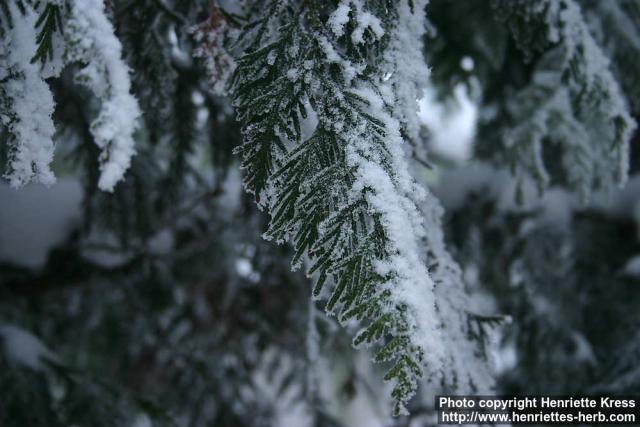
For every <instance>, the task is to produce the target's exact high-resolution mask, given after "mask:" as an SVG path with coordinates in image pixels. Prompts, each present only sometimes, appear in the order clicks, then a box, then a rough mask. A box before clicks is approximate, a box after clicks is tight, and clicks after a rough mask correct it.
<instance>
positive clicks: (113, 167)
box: [65, 0, 141, 191]
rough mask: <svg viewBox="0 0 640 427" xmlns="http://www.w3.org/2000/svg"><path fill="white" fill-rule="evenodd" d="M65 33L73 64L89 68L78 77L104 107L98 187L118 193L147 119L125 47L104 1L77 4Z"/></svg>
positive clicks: (97, 130)
mask: <svg viewBox="0 0 640 427" xmlns="http://www.w3.org/2000/svg"><path fill="white" fill-rule="evenodd" d="M65 35H66V37H67V38H68V40H69V44H70V49H69V51H68V59H69V61H78V62H82V63H85V64H87V65H86V66H85V67H84V68H83V69H82V70H80V71H79V73H78V75H77V76H76V78H77V79H78V80H79V81H80V82H82V83H83V84H85V85H86V86H87V87H89V88H90V89H91V90H92V91H93V92H94V94H95V95H96V96H97V97H98V99H99V100H100V101H101V103H102V105H101V109H100V113H99V115H98V117H97V118H96V119H95V120H94V121H93V123H91V133H92V135H93V137H94V138H95V143H96V144H97V145H98V146H99V147H100V148H101V149H102V153H101V155H100V171H101V174H100V179H99V181H98V187H99V188H100V189H102V190H105V191H113V189H114V187H115V185H116V183H117V182H118V181H120V180H121V179H123V177H124V174H125V172H126V171H127V169H128V168H129V166H130V164H131V157H132V156H133V155H134V154H135V148H134V144H135V143H134V132H135V131H136V129H137V128H138V126H139V123H138V120H139V118H140V115H141V112H140V108H139V106H138V102H137V100H136V99H135V98H134V97H133V95H131V92H130V91H131V80H130V78H129V68H128V67H127V65H126V64H125V63H124V61H123V60H122V46H121V44H120V41H119V40H118V38H117V37H116V36H115V34H114V30H113V26H112V25H111V22H110V21H109V18H108V17H107V15H106V13H105V6H104V2H103V1H102V0H83V1H75V2H72V6H71V12H70V18H69V21H68V22H67V24H66V26H65Z"/></svg>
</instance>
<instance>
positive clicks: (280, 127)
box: [231, 1, 443, 413]
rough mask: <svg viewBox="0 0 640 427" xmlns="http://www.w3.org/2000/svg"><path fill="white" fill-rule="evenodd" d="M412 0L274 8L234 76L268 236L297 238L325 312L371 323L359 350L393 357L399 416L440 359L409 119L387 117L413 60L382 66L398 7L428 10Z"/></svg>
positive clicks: (250, 182) (252, 33)
mask: <svg viewBox="0 0 640 427" xmlns="http://www.w3.org/2000/svg"><path fill="white" fill-rule="evenodd" d="M413 6H414V7H415V10H413V11H409V7H408V6H407V5H405V4H404V2H400V3H399V4H398V5H392V4H390V3H389V4H387V2H371V3H367V4H365V2H361V1H343V2H341V3H340V4H339V5H338V6H337V8H336V9H335V10H333V11H331V10H320V8H319V7H317V6H315V7H313V6H310V5H307V4H302V5H297V6H296V5H293V4H291V5H288V4H286V3H282V2H272V3H271V7H270V11H271V13H269V14H267V15H266V16H267V17H266V18H262V19H261V20H260V21H258V22H255V23H252V24H251V25H249V26H248V27H249V28H248V29H247V30H246V33H245V34H243V36H244V37H245V43H247V44H248V48H247V50H246V51H245V53H244V54H243V55H242V56H241V57H240V58H239V59H238V67H237V69H236V71H235V73H234V76H233V77H232V80H231V88H232V97H233V98H234V105H235V107H236V110H237V112H238V118H239V120H240V121H241V122H242V123H243V124H244V129H243V134H244V138H245V142H244V144H243V146H242V148H241V149H239V153H240V154H241V155H242V158H243V167H244V169H245V170H246V174H247V177H246V181H245V184H246V187H247V189H248V191H250V192H252V193H254V194H255V195H256V199H257V200H258V201H259V204H260V205H261V206H262V207H264V208H266V209H267V210H268V211H269V212H270V214H271V222H270V225H269V229H268V231H267V233H266V234H265V236H266V237H267V238H269V239H273V240H275V241H277V242H284V241H292V242H293V243H294V248H295V255H294V259H293V266H294V268H296V267H299V266H300V264H301V262H302V261H303V260H304V259H305V257H308V259H309V261H308V262H309V269H308V274H310V275H313V276H314V277H315V285H314V290H313V294H314V296H315V297H323V296H326V297H327V299H328V301H327V303H326V310H327V311H328V312H330V313H333V312H335V313H336V314H337V315H338V318H339V320H340V321H341V322H342V323H346V322H348V321H349V320H351V319H356V320H358V321H360V322H362V323H361V325H362V329H361V330H360V331H359V332H358V334H357V335H356V337H355V338H354V344H355V345H356V346H358V345H367V346H368V345H372V344H374V343H377V342H379V341H381V343H382V346H381V348H380V349H379V350H378V351H377V353H376V356H375V358H376V360H377V361H379V362H390V366H391V367H390V369H389V371H388V373H387V375H386V377H385V378H386V379H388V380H393V381H394V384H395V386H394V390H393V392H392V395H393V397H394V400H395V409H394V412H395V413H402V412H404V411H405V410H404V405H405V403H406V402H407V400H408V399H409V398H410V397H411V396H412V395H413V394H414V393H415V390H416V387H417V378H418V377H420V376H421V375H422V369H423V366H424V365H425V364H426V366H427V367H428V369H429V373H430V375H429V376H432V375H437V374H439V373H440V370H441V369H442V363H443V353H442V352H443V346H442V338H441V336H440V331H439V327H438V321H437V319H438V314H437V311H436V301H435V295H434V292H433V288H434V284H433V281H432V279H431V278H430V275H429V272H428V270H427V268H426V266H425V263H424V257H423V255H422V250H421V246H420V241H419V239H420V238H421V237H423V236H425V235H426V230H425V227H424V223H423V219H422V218H421V216H420V213H419V209H418V203H421V202H422V201H423V200H424V198H425V197H426V194H425V190H424V189H422V188H420V187H419V186H418V185H417V184H416V183H415V181H414V180H413V178H412V177H411V176H410V175H409V170H408V164H407V161H406V160H405V158H404V153H403V148H402V145H403V138H402V136H401V125H400V121H399V120H398V119H396V118H394V116H393V115H392V114H391V113H390V111H389V110H390V105H393V104H394V102H395V101H396V100H395V97H394V96H398V95H399V94H398V93H395V95H394V91H393V87H394V85H393V81H390V79H389V78H388V76H387V75H386V73H387V72H393V71H394V70H395V69H396V68H399V67H401V66H403V65H404V64H397V63H387V61H385V60H387V58H389V59H390V60H392V61H393V60H394V59H396V58H397V56H395V57H394V54H393V51H391V49H398V47H397V43H400V42H399V41H397V40H396V38H397V37H398V34H402V32H403V31H410V30H411V28H405V29H401V28H400V27H399V26H398V22H399V21H398V17H399V15H402V16H406V15H407V14H409V13H416V14H422V10H423V6H424V5H423V4H418V5H417V6H416V5H413ZM384 11H386V13H382V12H384ZM323 13H329V16H328V18H327V19H325V20H324V21H323V20H321V19H319V18H320V17H321V16H322V14H323ZM415 27H416V26H414V29H415ZM418 27H419V26H418ZM421 34H422V33H421V32H418V34H416V35H414V37H415V38H416V39H417V40H419V39H420V36H421ZM406 37H410V35H409V36H406ZM247 39H248V40H247ZM392 43H396V46H395V47H394V46H392V45H391V44H392ZM415 46H417V47H418V48H419V46H420V44H419V43H418V44H416V45H415ZM406 47H407V46H405V48H406ZM385 52H389V54H388V56H385ZM419 52H420V51H419V50H418V53H419ZM376 53H378V54H377V55H376ZM376 58H379V59H376ZM389 70H391V71H389ZM385 77H386V79H385ZM409 84H411V82H409ZM413 84H415V83H413ZM414 96H415V95H414ZM411 100H413V101H415V98H412V99H411ZM402 102H406V100H402ZM329 285H330V291H329V292H326V293H324V294H323V290H325V288H326V287H327V286H329Z"/></svg>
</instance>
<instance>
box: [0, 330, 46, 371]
mask: <svg viewBox="0 0 640 427" xmlns="http://www.w3.org/2000/svg"><path fill="white" fill-rule="evenodd" d="M0 342H1V343H3V345H4V353H5V355H6V357H7V359H8V361H9V363H11V364H14V365H21V366H24V367H27V368H30V369H33V370H36V371H41V370H43V369H44V366H43V364H42V362H43V361H45V360H50V361H55V360H57V358H56V356H55V355H54V354H53V353H52V352H51V350H49V349H48V348H47V347H46V346H45V345H44V344H43V343H42V342H41V341H40V340H39V339H38V338H36V337H35V336H34V335H32V334H31V333H30V332H28V331H26V330H24V329H22V328H19V327H17V326H15V325H11V324H7V323H5V324H1V323H0Z"/></svg>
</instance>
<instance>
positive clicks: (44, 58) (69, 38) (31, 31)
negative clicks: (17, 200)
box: [1, 0, 140, 191]
mask: <svg viewBox="0 0 640 427" xmlns="http://www.w3.org/2000/svg"><path fill="white" fill-rule="evenodd" d="M3 11H4V12H5V13H4V14H3V16H2V21H1V27H2V32H3V33H5V37H3V40H2V51H3V53H2V55H3V56H2V61H3V63H4V64H3V67H2V68H3V76H2V89H1V90H2V93H3V103H2V105H3V110H2V122H3V124H4V125H5V126H7V127H8V130H9V133H10V134H11V136H12V147H13V148H12V151H11V153H10V161H9V172H8V175H7V176H8V178H9V180H10V182H11V184H12V185H13V186H14V187H19V186H22V185H24V184H27V183H28V182H31V181H35V182H41V183H43V184H47V185H49V184H52V183H53V182H55V177H54V175H53V172H52V171H51V170H50V164H51V162H52V160H53V148H54V134H55V126H54V124H53V121H52V114H53V112H54V101H53V96H52V94H51V90H50V89H49V85H48V84H47V82H46V81H45V80H44V79H46V78H49V77H56V76H59V75H60V72H61V71H62V68H63V67H64V66H65V65H66V64H69V63H75V62H79V63H81V64H82V69H81V70H80V71H79V72H78V73H77V76H76V77H77V80H78V81H80V82H82V83H83V84H84V85H86V86H87V87H89V88H90V89H91V90H92V91H93V93H94V94H95V96H96V97H97V99H98V102H99V103H100V112H99V113H98V117H97V118H96V119H95V120H94V121H93V122H92V124H91V133H92V134H93V136H94V140H95V143H96V144H97V145H98V147H99V148H100V150H101V155H100V172H101V175H100V180H99V182H98V186H99V187H100V189H102V190H106V191H113V188H114V186H115V184H116V183H117V182H118V181H119V180H121V179H122V178H123V176H124V173H125V171H126V170H127V169H128V168H129V165H130V162H131V157H132V156H133V155H134V153H135V149H134V140H133V136H134V132H135V130H136V129H137V127H138V120H139V117H140V110H139V107H138V103H137V101H136V99H135V98H134V97H133V95H132V94H131V93H130V86H131V84H130V79H129V69H128V67H127V66H126V64H124V62H123V61H122V52H121V45H120V41H119V39H118V38H117V37H116V36H115V34H114V30H113V26H112V24H111V22H110V21H109V19H108V17H107V15H106V10H105V5H104V2H102V1H99V0H96V1H76V0H73V1H69V2H65V1H62V0H50V1H47V2H36V1H34V2H32V1H19V2H15V3H14V2H10V3H9V5H8V6H6V7H4V6H3ZM5 70H6V71H5ZM5 73H6V76H5V75H4V74H5Z"/></svg>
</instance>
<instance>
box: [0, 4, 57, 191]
mask: <svg viewBox="0 0 640 427" xmlns="http://www.w3.org/2000/svg"><path fill="white" fill-rule="evenodd" d="M9 9H10V13H11V15H12V17H13V22H14V25H13V28H12V29H10V30H9V31H7V34H6V40H0V68H3V69H5V70H11V72H12V73H15V74H17V77H16V78H10V79H8V81H7V82H6V83H4V84H3V89H4V90H5V91H6V95H7V97H8V98H10V99H11V102H10V106H9V108H10V111H9V112H6V113H5V112H3V111H1V110H0V121H2V122H3V123H4V124H8V128H9V132H10V133H11V134H12V135H13V136H14V137H15V143H14V145H13V147H12V150H11V151H10V158H9V173H8V175H7V178H8V179H9V182H10V183H11V186H12V187H14V188H17V187H21V186H23V185H25V184H27V183H29V182H31V181H35V182H39V183H42V184H45V185H51V184H53V183H54V182H55V176H54V174H53V172H52V171H51V168H50V164H51V162H52V160H53V150H54V144H53V135H54V133H55V127H54V124H53V120H52V119H51V115H52V114H53V110H54V102H53V95H52V94H51V90H50V89H49V86H48V85H47V83H46V82H45V81H44V80H43V78H42V75H41V73H40V67H39V65H38V64H37V63H34V64H32V63H31V58H32V56H33V55H34V54H35V52H36V48H37V44H36V37H37V35H36V29H35V23H36V21H37V19H38V16H37V14H36V13H35V12H34V11H33V10H32V9H31V7H29V6H27V7H25V14H24V15H22V14H21V13H20V11H19V10H18V7H17V6H16V5H15V3H14V2H10V3H9ZM3 74H4V71H3Z"/></svg>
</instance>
